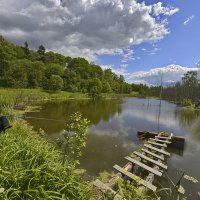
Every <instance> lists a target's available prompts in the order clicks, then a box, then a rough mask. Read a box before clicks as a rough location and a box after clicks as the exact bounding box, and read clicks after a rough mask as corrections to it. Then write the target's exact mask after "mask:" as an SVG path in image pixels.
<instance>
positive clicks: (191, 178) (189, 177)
mask: <svg viewBox="0 0 200 200" xmlns="http://www.w3.org/2000/svg"><path fill="white" fill-rule="evenodd" d="M184 178H185V179H186V180H188V181H191V182H193V183H198V182H199V181H198V180H197V179H195V178H194V177H192V176H188V175H184Z"/></svg>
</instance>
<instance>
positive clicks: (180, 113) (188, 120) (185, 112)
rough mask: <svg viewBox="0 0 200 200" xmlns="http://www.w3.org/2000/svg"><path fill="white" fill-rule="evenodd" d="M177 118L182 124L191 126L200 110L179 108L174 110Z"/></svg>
mask: <svg viewBox="0 0 200 200" xmlns="http://www.w3.org/2000/svg"><path fill="white" fill-rule="evenodd" d="M174 115H175V118H176V119H178V120H179V122H180V124H181V125H182V126H190V125H192V123H193V122H194V120H195V119H197V118H198V117H199V116H200V111H199V110H192V109H179V110H175V111H174Z"/></svg>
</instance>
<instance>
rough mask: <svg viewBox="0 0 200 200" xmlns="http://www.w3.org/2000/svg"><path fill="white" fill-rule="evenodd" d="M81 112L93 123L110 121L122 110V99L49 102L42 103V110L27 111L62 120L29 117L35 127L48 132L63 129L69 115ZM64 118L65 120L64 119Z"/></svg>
mask: <svg viewBox="0 0 200 200" xmlns="http://www.w3.org/2000/svg"><path fill="white" fill-rule="evenodd" d="M77 111H79V112H81V113H82V115H83V117H86V118H87V119H89V120H90V122H91V124H92V125H96V124H98V123H99V122H100V121H101V120H104V121H108V120H109V119H110V118H111V117H112V116H114V115H115V114H116V113H117V114H120V113H121V112H122V108H121V101H120V100H105V99H100V100H96V101H94V100H67V101H63V102H47V103H45V104H44V105H42V108H41V111H40V112H35V113H27V116H32V117H36V118H37V117H39V118H49V119H56V120H61V121H50V120H49V121H48V120H38V119H29V120H27V121H29V122H30V123H31V124H32V125H33V126H34V128H35V129H39V128H42V129H44V130H45V132H47V133H55V132H59V131H61V130H62V129H63V128H64V126H65V122H64V121H66V120H67V119H68V118H69V116H70V115H71V114H72V113H74V112H77ZM62 120H63V121H62Z"/></svg>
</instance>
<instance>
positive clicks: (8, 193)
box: [0, 121, 93, 200]
mask: <svg viewBox="0 0 200 200" xmlns="http://www.w3.org/2000/svg"><path fill="white" fill-rule="evenodd" d="M0 149H1V156H0V191H3V192H2V193H0V199H4V200H6V199H9V200H12V199H15V200H17V199H66V200H67V199H69V200H72V199H83V200H84V199H87V200H88V199H92V198H93V195H92V193H91V192H92V190H91V188H90V186H89V183H88V182H86V181H83V180H82V178H81V177H80V175H77V174H76V173H75V169H74V168H73V167H72V166H71V165H69V164H65V165H62V164H61V158H60V152H59V151H58V150H56V149H55V147H54V146H53V145H52V144H50V143H48V142H47V141H46V140H45V139H43V138H41V137H40V136H38V135H37V134H36V133H35V132H34V131H33V130H32V129H31V128H30V127H29V126H27V125H26V124H25V123H24V122H23V121H16V122H14V124H13V127H12V128H11V129H9V130H8V131H7V133H6V134H0Z"/></svg>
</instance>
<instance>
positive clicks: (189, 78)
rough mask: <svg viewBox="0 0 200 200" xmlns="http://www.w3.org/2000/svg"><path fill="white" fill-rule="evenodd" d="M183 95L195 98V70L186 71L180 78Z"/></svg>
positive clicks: (196, 85) (196, 80)
mask: <svg viewBox="0 0 200 200" xmlns="http://www.w3.org/2000/svg"><path fill="white" fill-rule="evenodd" d="M182 83H183V87H184V93H185V97H186V98H187V99H191V100H193V101H194V100H195V98H196V90H197V87H198V79H197V71H188V72H187V73H186V74H184V76H183V78H182Z"/></svg>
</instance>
